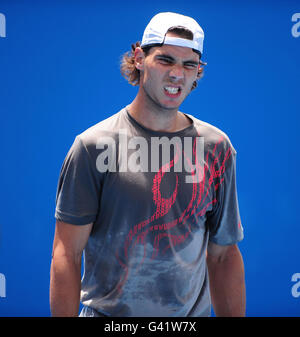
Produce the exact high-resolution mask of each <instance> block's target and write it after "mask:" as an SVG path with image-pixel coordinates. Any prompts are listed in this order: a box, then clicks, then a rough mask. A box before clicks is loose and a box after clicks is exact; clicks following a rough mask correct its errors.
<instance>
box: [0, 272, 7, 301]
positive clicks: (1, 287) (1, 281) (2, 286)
mask: <svg viewBox="0 0 300 337" xmlns="http://www.w3.org/2000/svg"><path fill="white" fill-rule="evenodd" d="M0 297H6V279H5V275H4V274H1V273H0Z"/></svg>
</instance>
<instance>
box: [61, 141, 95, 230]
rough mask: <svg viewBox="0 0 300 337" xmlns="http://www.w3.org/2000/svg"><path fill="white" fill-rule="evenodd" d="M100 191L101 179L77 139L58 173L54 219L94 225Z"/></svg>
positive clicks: (81, 142)
mask: <svg viewBox="0 0 300 337" xmlns="http://www.w3.org/2000/svg"><path fill="white" fill-rule="evenodd" d="M100 190H101V179H100V176H99V172H98V171H97V169H96V163H95V160H93V159H92V157H91V155H90V153H89V152H88V150H87V147H86V146H85V145H84V143H83V141H82V140H81V139H80V136H77V137H76V138H75V141H74V143H73V145H72V147H71V148H70V150H69V152H68V154H67V156H66V158H65V160H64V163H63V165H62V168H61V171H60V176H59V181H58V186H57V192H56V209H55V218H56V219H57V220H59V221H63V222H67V223H70V224H74V225H85V224H88V223H92V222H94V221H95V219H96V217H97V214H98V207H99V195H100Z"/></svg>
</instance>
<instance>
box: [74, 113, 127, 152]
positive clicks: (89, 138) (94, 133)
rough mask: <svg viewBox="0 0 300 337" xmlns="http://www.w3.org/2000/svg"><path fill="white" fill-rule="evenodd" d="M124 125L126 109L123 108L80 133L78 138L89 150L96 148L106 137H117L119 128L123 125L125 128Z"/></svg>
mask: <svg viewBox="0 0 300 337" xmlns="http://www.w3.org/2000/svg"><path fill="white" fill-rule="evenodd" d="M124 125H125V124H124V109H122V110H120V111H119V112H117V113H115V114H114V115H112V116H110V117H108V118H106V119H104V120H103V121H101V122H99V123H97V124H95V125H93V126H91V127H90V128H88V129H86V130H85V131H84V132H82V133H80V134H78V135H77V136H76V140H77V142H78V143H80V144H81V145H82V146H84V147H85V148H86V149H87V150H88V152H89V151H90V150H95V149H96V146H97V144H99V142H101V140H103V139H105V137H112V138H115V137H116V136H117V135H118V133H119V130H120V129H122V127H123V128H124Z"/></svg>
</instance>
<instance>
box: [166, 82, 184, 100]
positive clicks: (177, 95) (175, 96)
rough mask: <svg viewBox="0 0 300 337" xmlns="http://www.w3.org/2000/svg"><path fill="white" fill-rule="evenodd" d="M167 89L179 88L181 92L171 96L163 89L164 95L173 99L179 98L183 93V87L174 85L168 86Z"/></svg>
mask: <svg viewBox="0 0 300 337" xmlns="http://www.w3.org/2000/svg"><path fill="white" fill-rule="evenodd" d="M166 87H171V88H179V90H178V92H177V93H176V94H171V93H169V92H168V91H167V90H166V89H165V88H163V90H164V93H165V95H166V96H168V97H171V98H177V97H179V96H180V95H181V91H182V89H181V87H179V86H174V85H166Z"/></svg>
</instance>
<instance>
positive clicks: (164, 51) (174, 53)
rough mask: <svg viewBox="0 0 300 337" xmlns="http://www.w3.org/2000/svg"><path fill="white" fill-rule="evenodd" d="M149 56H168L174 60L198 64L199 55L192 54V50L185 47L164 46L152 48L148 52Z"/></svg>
mask: <svg viewBox="0 0 300 337" xmlns="http://www.w3.org/2000/svg"><path fill="white" fill-rule="evenodd" d="M150 54H152V55H153V56H154V57H155V56H158V55H168V56H171V57H173V58H174V59H180V60H192V61H196V62H199V55H198V54H197V53H196V52H194V51H193V49H191V48H187V47H179V46H173V45H168V44H164V45H162V46H160V47H152V48H151V50H150Z"/></svg>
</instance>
